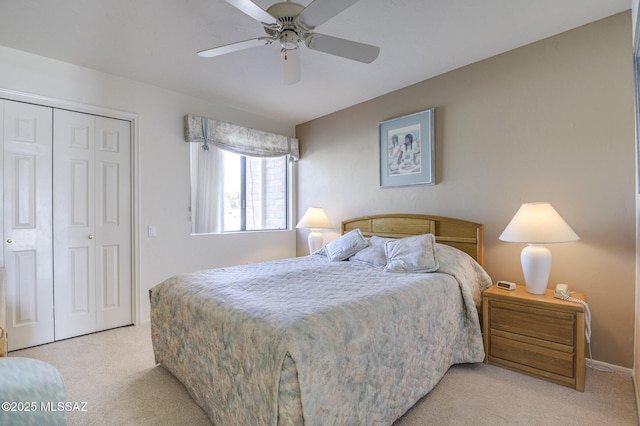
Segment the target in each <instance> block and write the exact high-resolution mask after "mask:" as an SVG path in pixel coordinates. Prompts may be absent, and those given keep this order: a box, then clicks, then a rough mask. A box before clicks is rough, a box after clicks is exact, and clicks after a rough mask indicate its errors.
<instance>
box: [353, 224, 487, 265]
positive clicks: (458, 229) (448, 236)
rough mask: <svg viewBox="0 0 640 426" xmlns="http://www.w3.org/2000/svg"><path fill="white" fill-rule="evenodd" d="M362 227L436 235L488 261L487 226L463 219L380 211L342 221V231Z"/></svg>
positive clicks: (372, 231)
mask: <svg viewBox="0 0 640 426" xmlns="http://www.w3.org/2000/svg"><path fill="white" fill-rule="evenodd" d="M356 228H359V229H360V231H361V232H362V235H364V236H365V237H371V236H372V235H377V236H379V237H389V238H403V237H410V236H412V235H420V234H433V235H435V237H436V242H438V243H441V244H447V245H449V246H452V247H455V248H457V249H458V250H461V251H463V252H465V253H467V254H468V255H470V256H471V257H473V258H474V259H475V260H476V261H477V262H478V263H479V264H480V265H483V263H484V225H482V224H480V223H474V222H469V221H466V220H461V219H453V218H449V217H442V216H429V215H423V214H378V215H372V216H362V217H356V218H354V219H349V220H345V221H344V222H342V233H343V234H345V233H347V232H349V231H351V230H353V229H356Z"/></svg>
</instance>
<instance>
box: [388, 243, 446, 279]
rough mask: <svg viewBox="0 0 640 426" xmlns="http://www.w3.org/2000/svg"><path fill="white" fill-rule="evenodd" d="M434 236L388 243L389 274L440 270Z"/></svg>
mask: <svg viewBox="0 0 640 426" xmlns="http://www.w3.org/2000/svg"><path fill="white" fill-rule="evenodd" d="M435 243H436V239H435V237H434V236H433V234H423V235H416V236H415V237H406V238H401V239H399V240H395V241H388V242H386V243H385V245H384V250H385V254H386V256H387V266H385V268H384V270H385V271H387V272H433V271H435V270H437V269H438V259H437V258H436V252H435Z"/></svg>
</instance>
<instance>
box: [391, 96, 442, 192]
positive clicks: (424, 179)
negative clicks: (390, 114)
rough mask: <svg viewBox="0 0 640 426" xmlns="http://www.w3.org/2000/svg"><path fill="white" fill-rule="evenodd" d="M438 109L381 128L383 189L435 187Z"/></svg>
mask: <svg viewBox="0 0 640 426" xmlns="http://www.w3.org/2000/svg"><path fill="white" fill-rule="evenodd" d="M434 115H435V109H434V108H430V109H427V110H425V111H421V112H416V113H413V114H409V115H405V116H402V117H397V118H392V119H390V120H386V121H381V122H380V123H379V125H378V131H379V149H380V187H381V188H388V187H395V186H409V185H435V183H436V182H435V175H436V173H435V150H434V145H435V143H434V139H435V138H434V135H435V132H434Z"/></svg>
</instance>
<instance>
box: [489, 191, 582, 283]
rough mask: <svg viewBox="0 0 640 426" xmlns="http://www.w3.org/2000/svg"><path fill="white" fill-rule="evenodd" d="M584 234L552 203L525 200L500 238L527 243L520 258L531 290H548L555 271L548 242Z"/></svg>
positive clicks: (576, 237) (575, 238)
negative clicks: (575, 230) (578, 232)
mask: <svg viewBox="0 0 640 426" xmlns="http://www.w3.org/2000/svg"><path fill="white" fill-rule="evenodd" d="M579 239H580V238H579V237H578V235H576V233H575V232H573V229H571V227H570V226H569V225H568V224H567V222H565V221H564V219H562V217H561V216H560V215H559V214H558V212H556V211H555V209H554V208H553V207H552V206H551V204H549V203H525V204H523V205H522V206H521V207H520V209H519V210H518V211H517V212H516V214H515V216H513V219H511V222H509V224H508V225H507V227H506V228H505V230H504V231H503V232H502V234H501V235H500V240H502V241H508V242H513V243H527V244H528V246H527V247H525V248H524V249H523V250H522V253H521V254H520V261H521V263H522V272H523V273H524V281H525V283H526V285H527V291H528V292H529V293H533V294H544V292H545V291H546V289H547V282H548V281H549V273H550V272H551V252H550V251H549V249H548V248H546V247H545V246H544V244H549V243H565V242H569V241H577V240H579Z"/></svg>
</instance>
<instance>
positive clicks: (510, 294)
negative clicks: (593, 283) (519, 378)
mask: <svg viewBox="0 0 640 426" xmlns="http://www.w3.org/2000/svg"><path fill="white" fill-rule="evenodd" d="M571 296H572V297H575V298H576V299H580V300H585V296H584V295H583V294H580V293H572V294H571ZM482 310H483V314H482V315H483V321H482V334H483V339H484V349H485V360H484V362H485V363H489V364H495V365H499V366H501V367H505V368H509V369H511V370H516V371H519V372H522V373H526V374H529V375H532V376H535V377H538V378H540V379H544V380H548V381H551V382H555V383H558V384H561V385H564V386H568V387H571V388H574V389H576V390H578V391H581V392H583V391H584V371H585V360H584V349H585V336H584V306H583V305H582V304H580V303H575V302H568V301H565V300H560V299H556V298H555V297H553V290H547V291H546V293H545V294H531V293H527V290H526V288H525V286H521V285H519V286H516V289H515V290H511V291H510V290H503V289H499V288H498V287H496V286H495V285H494V286H492V287H491V288H489V289H487V290H485V291H484V292H483V293H482Z"/></svg>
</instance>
